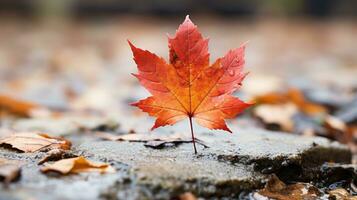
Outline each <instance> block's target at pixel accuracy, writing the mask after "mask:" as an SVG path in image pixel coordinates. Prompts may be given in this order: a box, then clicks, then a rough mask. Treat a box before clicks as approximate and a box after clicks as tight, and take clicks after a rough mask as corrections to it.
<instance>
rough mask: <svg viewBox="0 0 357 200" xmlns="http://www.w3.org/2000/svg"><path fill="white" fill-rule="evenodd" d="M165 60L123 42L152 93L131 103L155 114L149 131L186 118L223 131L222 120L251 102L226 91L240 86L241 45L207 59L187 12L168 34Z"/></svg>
mask: <svg viewBox="0 0 357 200" xmlns="http://www.w3.org/2000/svg"><path fill="white" fill-rule="evenodd" d="M168 42H169V51H170V62H169V63H167V62H166V61H165V60H164V59H163V58H161V57H159V56H157V55H155V54H153V53H151V52H149V51H146V50H142V49H140V48H137V47H135V46H134V45H133V44H132V43H131V42H130V41H129V45H130V47H131V50H132V52H133V55H134V60H135V62H136V64H137V66H138V70H139V72H138V74H133V75H134V76H136V77H137V78H138V80H139V81H140V83H141V85H143V86H144V87H145V88H146V89H147V90H148V91H149V92H150V93H151V94H152V96H150V97H148V98H146V99H144V100H141V101H139V102H137V103H133V104H132V105H134V106H137V107H139V108H140V109H141V110H142V111H144V112H147V113H148V114H149V115H150V116H153V117H156V118H157V119H156V122H155V124H154V126H153V127H152V130H153V129H155V128H158V127H161V126H165V125H173V124H175V123H177V122H178V121H180V120H183V119H185V118H189V122H190V128H191V135H192V141H193V144H194V148H195V153H196V152H197V151H196V147H195V141H194V139H195V138H194V133H193V127H192V118H194V119H195V121H196V122H197V123H198V124H199V125H201V126H204V127H206V128H209V129H221V130H225V131H228V132H231V130H230V129H229V128H228V127H227V125H226V123H225V119H231V118H234V117H235V116H236V115H237V114H239V113H241V112H242V111H243V110H244V109H245V108H247V107H249V106H250V105H251V104H249V103H245V102H243V101H241V100H240V99H239V98H237V97H234V96H233V95H232V94H233V92H235V91H236V90H237V89H239V88H240V87H241V85H242V81H243V79H244V78H245V77H246V75H247V73H244V72H243V65H244V49H245V45H242V46H241V47H239V48H237V49H233V50H230V51H229V52H228V53H227V54H226V55H225V56H223V57H222V58H219V59H217V60H216V61H215V62H214V63H213V64H210V63H209V53H208V39H206V38H203V36H202V35H201V33H200V32H199V31H198V29H197V26H195V25H194V24H193V23H192V21H191V20H190V19H189V17H188V16H187V17H186V19H185V21H184V22H183V23H182V24H181V25H180V26H179V28H178V29H177V31H176V34H175V36H174V37H169V41H168Z"/></svg>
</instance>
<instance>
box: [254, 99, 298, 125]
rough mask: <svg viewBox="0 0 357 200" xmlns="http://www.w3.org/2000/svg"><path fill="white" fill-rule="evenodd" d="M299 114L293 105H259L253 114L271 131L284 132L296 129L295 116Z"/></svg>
mask: <svg viewBox="0 0 357 200" xmlns="http://www.w3.org/2000/svg"><path fill="white" fill-rule="evenodd" d="M297 112H298V110H297V107H296V106H295V105H294V104H292V103H286V104H281V105H259V106H257V107H256V108H255V109H254V111H253V113H254V115H255V116H256V117H258V118H259V119H260V120H261V121H262V122H263V123H264V125H265V126H266V128H267V129H270V130H283V131H288V132H291V131H293V128H294V122H293V119H292V117H293V115H294V114H296V113H297Z"/></svg>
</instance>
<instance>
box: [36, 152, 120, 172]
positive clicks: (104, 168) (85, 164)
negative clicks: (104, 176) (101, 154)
mask: <svg viewBox="0 0 357 200" xmlns="http://www.w3.org/2000/svg"><path fill="white" fill-rule="evenodd" d="M41 171H42V172H43V173H47V172H51V171H52V172H58V173H60V174H63V175H65V174H70V173H82V172H99V173H113V172H115V169H114V168H113V167H112V166H110V165H109V164H107V163H100V162H92V161H89V160H87V159H86V158H84V157H83V156H80V157H76V158H68V159H63V160H59V161H56V162H54V163H52V164H47V165H45V166H44V167H43V168H41Z"/></svg>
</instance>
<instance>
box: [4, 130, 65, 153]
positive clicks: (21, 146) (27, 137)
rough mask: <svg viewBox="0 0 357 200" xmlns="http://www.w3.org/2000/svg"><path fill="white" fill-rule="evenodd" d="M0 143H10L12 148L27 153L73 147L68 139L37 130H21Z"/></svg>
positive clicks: (5, 144)
mask: <svg viewBox="0 0 357 200" xmlns="http://www.w3.org/2000/svg"><path fill="white" fill-rule="evenodd" d="M0 145H3V146H7V145H10V147H11V148H13V149H17V150H19V151H22V152H25V153H32V152H35V151H49V150H51V149H64V150H69V149H70V148H71V142H70V141H68V140H65V139H63V138H57V137H51V136H49V135H47V134H44V133H35V132H21V133H15V134H12V135H9V136H7V137H5V138H3V139H1V140H0Z"/></svg>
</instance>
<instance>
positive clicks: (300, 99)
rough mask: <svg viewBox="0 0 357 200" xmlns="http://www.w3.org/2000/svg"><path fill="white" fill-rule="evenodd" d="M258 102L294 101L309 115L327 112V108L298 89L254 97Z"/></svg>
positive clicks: (281, 102)
mask: <svg viewBox="0 0 357 200" xmlns="http://www.w3.org/2000/svg"><path fill="white" fill-rule="evenodd" d="M254 101H255V102H256V103H257V104H286V103H293V104H295V105H296V106H297V107H298V108H299V110H300V111H301V112H303V113H305V114H307V115H318V114H325V113H326V112H327V110H326V108H325V107H323V106H321V105H318V104H314V103H312V102H309V101H307V100H306V99H305V97H304V94H303V93H302V92H301V91H300V90H298V89H293V88H292V89H289V90H288V91H287V92H285V93H279V92H271V93H267V94H265V95H261V96H257V97H255V98H254Z"/></svg>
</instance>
